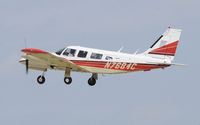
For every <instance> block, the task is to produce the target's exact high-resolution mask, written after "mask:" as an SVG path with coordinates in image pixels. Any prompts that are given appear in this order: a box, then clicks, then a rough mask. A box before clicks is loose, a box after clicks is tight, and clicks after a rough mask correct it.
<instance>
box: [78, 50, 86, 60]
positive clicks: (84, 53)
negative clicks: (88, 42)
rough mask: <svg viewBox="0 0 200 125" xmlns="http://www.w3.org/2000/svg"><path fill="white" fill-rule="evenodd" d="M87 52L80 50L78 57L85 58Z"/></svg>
mask: <svg viewBox="0 0 200 125" xmlns="http://www.w3.org/2000/svg"><path fill="white" fill-rule="evenodd" d="M87 53H88V52H87V51H83V50H80V51H79V53H78V57H82V58H85V57H86V56H87Z"/></svg>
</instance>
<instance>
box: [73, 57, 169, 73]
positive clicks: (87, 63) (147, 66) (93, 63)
mask: <svg viewBox="0 0 200 125" xmlns="http://www.w3.org/2000/svg"><path fill="white" fill-rule="evenodd" d="M70 61H71V62H73V63H74V64H76V65H79V66H88V67H95V68H104V67H105V65H106V63H107V62H103V61H80V60H70ZM116 63H117V62H116ZM168 66H169V65H166V66H164V65H163V66H160V65H156V64H137V65H135V66H134V68H133V69H127V68H124V69H120V68H115V66H113V67H112V68H105V69H112V70H121V71H141V70H143V71H144V70H145V71H149V70H151V69H157V68H165V67H168Z"/></svg>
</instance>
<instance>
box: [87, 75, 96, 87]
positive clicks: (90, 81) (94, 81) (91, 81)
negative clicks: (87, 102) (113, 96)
mask: <svg viewBox="0 0 200 125" xmlns="http://www.w3.org/2000/svg"><path fill="white" fill-rule="evenodd" d="M88 84H89V85H90V86H94V85H95V84H96V79H95V78H93V77H91V78H89V79H88Z"/></svg>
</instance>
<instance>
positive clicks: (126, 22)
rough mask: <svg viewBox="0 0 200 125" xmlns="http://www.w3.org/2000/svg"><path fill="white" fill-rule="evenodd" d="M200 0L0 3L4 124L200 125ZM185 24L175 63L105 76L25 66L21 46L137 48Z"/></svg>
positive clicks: (21, 0)
mask: <svg viewBox="0 0 200 125" xmlns="http://www.w3.org/2000/svg"><path fill="white" fill-rule="evenodd" d="M199 5H200V2H199V1H198V0H167V1H160V0H149V1H144V0H98V1H97V0H84V1H83V0H48V1H47V0H40V1H37V0H34V1H33V0H0V48H1V49H0V57H1V58H0V124H3V125H13V124H15V125H27V124H29V125H36V124H38V125H40V124H48V125H55V124H59V125H66V124H70V125H80V124H85V125H122V124H125V125H161V124H162V125H177V124H179V125H180V124H181V125H188V124H190V125H200V99H199V95H200V91H199V90H200V84H199V82H198V81H199V79H198V78H199V70H200V68H199V66H198V65H199V63H200V59H199V46H200V42H199V38H198V36H199V28H200V23H199V22H200V16H199V12H200V8H199ZM168 26H171V27H172V28H178V29H182V30H183V31H182V34H181V39H180V42H179V46H178V49H177V53H176V56H175V60H174V62H175V63H183V64H187V65H186V66H184V67H175V66H172V67H169V68H167V69H164V70H162V69H157V70H153V71H151V72H135V73H129V74H118V75H105V76H102V75H99V80H98V81H97V84H96V85H95V86H94V87H90V86H89V85H88V84H87V80H88V78H89V77H90V76H91V74H84V73H72V78H73V83H72V84H71V85H65V84H64V81H63V78H64V72H63V71H51V70H50V71H48V72H47V73H46V76H45V77H46V82H45V84H44V85H39V84H37V82H36V78H37V77H38V76H39V75H41V71H33V70H31V71H29V74H28V75H26V74H25V67H24V66H23V65H21V64H19V63H18V61H19V60H20V58H21V57H20V56H21V54H22V53H21V51H20V50H21V49H23V48H25V44H24V39H26V40H27V47H29V48H38V49H42V50H46V51H50V52H54V51H57V50H59V49H61V48H63V47H65V46H68V45H80V46H85V47H91V48H98V49H105V50H113V51H117V50H118V49H119V48H121V46H124V50H122V52H126V53H134V52H135V51H136V50H137V49H138V50H139V53H140V52H143V51H145V50H146V49H148V48H149V47H150V46H151V45H152V44H153V43H154V41H155V40H156V39H157V38H158V37H159V36H160V35H161V34H162V33H163V32H164V31H165V30H166V29H167V27H168Z"/></svg>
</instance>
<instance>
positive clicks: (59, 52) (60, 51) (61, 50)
mask: <svg viewBox="0 0 200 125" xmlns="http://www.w3.org/2000/svg"><path fill="white" fill-rule="evenodd" d="M64 49H65V48H63V49H60V50H58V51H57V52H55V53H56V54H57V55H60V54H61V53H62V52H63V50H64Z"/></svg>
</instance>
